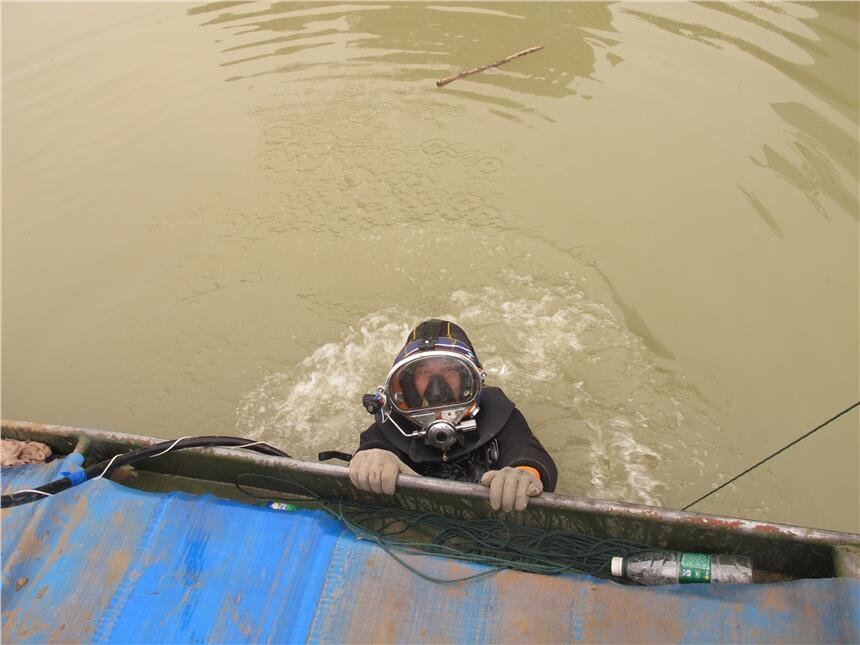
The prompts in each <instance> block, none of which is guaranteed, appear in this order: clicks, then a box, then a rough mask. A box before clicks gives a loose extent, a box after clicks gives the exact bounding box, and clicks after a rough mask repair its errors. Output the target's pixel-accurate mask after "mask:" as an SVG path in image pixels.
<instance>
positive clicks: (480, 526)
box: [235, 473, 654, 584]
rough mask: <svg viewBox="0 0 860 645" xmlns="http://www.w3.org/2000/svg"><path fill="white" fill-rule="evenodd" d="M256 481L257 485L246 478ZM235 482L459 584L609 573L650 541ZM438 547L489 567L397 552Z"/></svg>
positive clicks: (279, 481) (268, 479)
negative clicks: (429, 565)
mask: <svg viewBox="0 0 860 645" xmlns="http://www.w3.org/2000/svg"><path fill="white" fill-rule="evenodd" d="M254 480H256V481H257V485H254V484H252V483H250V482H251V481H254ZM235 484H236V487H237V488H238V489H239V490H240V491H242V492H243V493H245V494H246V495H248V496H250V497H253V498H255V499H259V500H267V501H276V502H289V503H290V504H309V505H311V506H313V507H318V508H320V509H321V510H323V511H325V512H326V513H328V514H329V515H331V516H332V517H334V518H335V519H337V520H339V521H340V522H342V523H343V524H344V525H345V526H346V527H347V528H348V529H349V530H350V531H352V532H353V533H354V534H355V535H356V536H357V537H359V538H360V539H363V540H367V541H369V542H373V543H375V544H377V545H379V546H380V547H382V548H383V549H384V550H385V552H386V553H388V555H390V556H391V557H392V558H393V559H394V560H395V561H397V562H398V563H399V564H400V565H402V566H403V567H405V568H406V569H408V570H409V571H411V572H412V573H414V574H415V575H417V576H419V577H421V578H423V579H424V580H428V581H430V582H435V583H439V584H456V583H460V582H464V581H466V580H472V579H474V578H479V577H482V576H486V575H491V574H494V573H498V572H499V571H503V570H505V569H515V570H518V571H527V572H530V573H540V574H545V575H557V574H561V573H586V574H589V575H592V576H597V577H606V578H608V577H609V576H610V562H611V560H612V557H613V556H625V557H626V556H630V555H633V554H636V553H642V552H644V551H653V550H654V547H652V546H649V545H646V544H641V543H639V542H633V541H630V540H619V539H601V538H596V537H593V536H590V535H585V534H583V533H578V532H576V531H570V530H550V531H548V530H544V529H539V528H534V527H528V526H521V525H519V524H513V523H511V522H507V521H505V520H502V519H496V518H490V519H475V520H456V519H452V518H450V517H445V516H444V515H440V514H439V513H432V512H421V511H410V510H406V509H401V508H393V507H384V506H375V505H371V504H363V503H360V502H354V501H350V500H345V499H341V498H324V497H320V496H318V495H316V494H315V493H314V492H313V491H311V490H310V489H308V488H306V487H304V486H302V485H301V484H299V483H297V482H294V481H291V480H288V479H285V478H281V477H275V476H273V475H262V474H257V473H242V474H240V475H239V476H237V477H236V480H235ZM273 484H274V485H277V486H278V489H277V490H284V488H286V489H287V490H290V489H292V490H296V489H298V490H299V492H298V495H299V496H298V497H297V496H296V495H295V494H293V493H292V492H291V493H288V494H290V495H291V496H290V497H283V498H278V499H273V498H272V497H267V496H260V495H257V494H256V493H254V492H252V491H249V490H248V489H247V487H255V488H266V489H268V490H274V489H273ZM401 553H403V554H421V555H440V556H445V557H448V558H454V559H457V560H467V561H470V562H477V563H479V564H485V565H488V566H490V567H493V568H492V569H489V570H487V571H482V572H480V573H477V574H473V575H470V576H465V577H462V578H438V577H435V576H432V575H429V574H427V573H426V572H423V571H420V570H419V569H417V568H415V567H414V566H413V565H412V564H410V563H409V562H406V561H405V560H404V559H403V558H402V557H400V554H401Z"/></svg>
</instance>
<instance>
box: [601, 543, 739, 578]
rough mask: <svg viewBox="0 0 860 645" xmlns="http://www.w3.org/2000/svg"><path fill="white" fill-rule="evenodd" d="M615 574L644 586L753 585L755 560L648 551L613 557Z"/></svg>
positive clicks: (736, 556)
mask: <svg viewBox="0 0 860 645" xmlns="http://www.w3.org/2000/svg"><path fill="white" fill-rule="evenodd" d="M611 570H612V575H613V576H616V577H619V578H622V577H623V578H627V579H629V580H635V581H636V582H640V583H642V584H645V585H666V584H678V583H680V584H687V583H690V582H707V583H710V582H722V583H727V582H728V583H735V584H737V583H745V582H752V579H753V567H752V560H751V559H750V558H748V557H747V556H745V555H711V554H707V553H681V552H678V551H648V552H646V553H638V554H636V555H633V556H630V557H627V558H623V557H617V556H616V557H614V558H612V563H611Z"/></svg>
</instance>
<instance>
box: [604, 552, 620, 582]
mask: <svg viewBox="0 0 860 645" xmlns="http://www.w3.org/2000/svg"><path fill="white" fill-rule="evenodd" d="M604 562H606V560H604ZM609 568H610V570H611V572H612V575H613V576H616V577H621V576H623V575H624V558H622V557H620V556H615V557H614V558H612V562H611V563H610V565H609Z"/></svg>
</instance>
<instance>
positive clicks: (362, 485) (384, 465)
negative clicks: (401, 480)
mask: <svg viewBox="0 0 860 645" xmlns="http://www.w3.org/2000/svg"><path fill="white" fill-rule="evenodd" d="M400 473H404V474H406V475H417V474H418V473H416V472H415V471H414V470H412V469H411V468H410V467H409V466H407V465H406V464H404V463H403V462H402V461H400V459H398V458H397V455H395V454H394V453H393V452H389V451H388V450H382V449H381V448H370V449H369V450H361V451H359V452H357V453H355V456H354V457H353V458H352V459H350V461H349V480H350V481H351V482H352V485H353V486H355V487H356V488H358V489H359V490H363V491H366V492H368V493H385V494H386V495H392V494H394V485H395V484H396V483H397V476H398V475H399V474H400Z"/></svg>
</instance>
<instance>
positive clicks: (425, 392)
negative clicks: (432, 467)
mask: <svg viewBox="0 0 860 645" xmlns="http://www.w3.org/2000/svg"><path fill="white" fill-rule="evenodd" d="M484 376H485V375H484V372H483V370H481V369H480V367H479V364H478V363H477V357H476V356H475V354H474V352H473V351H472V350H471V348H470V347H468V346H467V345H466V344H465V343H463V342H461V341H459V340H456V339H452V338H437V339H435V341H434V340H432V339H426V338H425V339H419V340H416V341H414V342H412V343H409V344H407V345H406V347H404V348H403V350H402V351H401V352H400V354H399V355H398V357H397V359H396V360H395V362H394V365H393V366H392V368H391V371H389V373H388V377H387V378H386V380H385V385H384V386H383V387H380V388H378V389H377V390H376V392H375V393H373V394H368V395H365V396H364V398H363V401H362V402H363V403H364V405H365V408H366V409H367V411H368V412H370V413H372V414H375V415H377V417H378V419H379V421H380V422H385V421H386V420H391V422H392V423H393V424H394V426H395V427H396V428H397V429H398V430H399V431H400V432H401V433H402V434H403V435H404V436H406V437H408V438H422V439H423V440H424V442H425V443H426V444H427V445H429V446H432V447H434V448H437V449H439V450H448V449H449V448H450V447H451V446H453V445H454V444H455V443H456V442H457V439H458V437H459V436H460V433H467V432H472V431H474V430H475V429H476V428H477V422H476V421H475V419H474V416H475V414H477V412H478V402H479V400H480V395H481V387H482V385H483V380H484ZM392 410H396V411H397V412H398V413H399V414H400V415H401V416H403V417H405V418H406V419H408V420H409V421H411V422H412V424H414V426H416V427H417V429H416V430H413V431H412V432H407V431H406V430H404V429H403V428H401V427H400V425H398V423H397V421H396V420H395V419H394V418H392V417H391V412H392Z"/></svg>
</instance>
